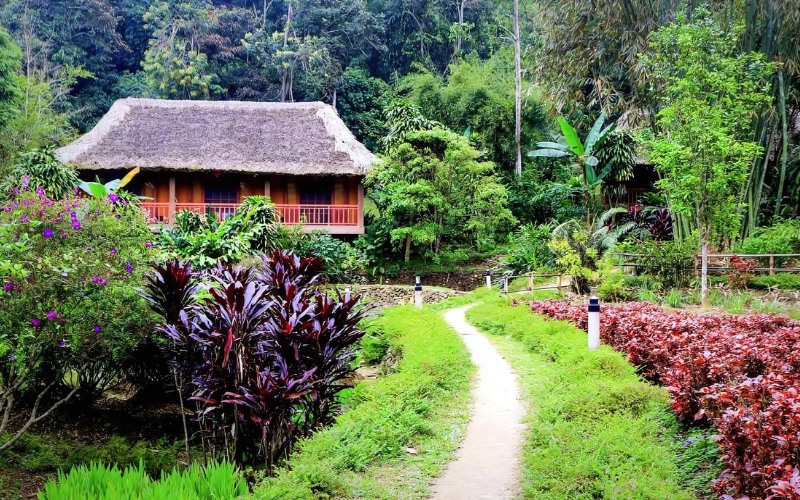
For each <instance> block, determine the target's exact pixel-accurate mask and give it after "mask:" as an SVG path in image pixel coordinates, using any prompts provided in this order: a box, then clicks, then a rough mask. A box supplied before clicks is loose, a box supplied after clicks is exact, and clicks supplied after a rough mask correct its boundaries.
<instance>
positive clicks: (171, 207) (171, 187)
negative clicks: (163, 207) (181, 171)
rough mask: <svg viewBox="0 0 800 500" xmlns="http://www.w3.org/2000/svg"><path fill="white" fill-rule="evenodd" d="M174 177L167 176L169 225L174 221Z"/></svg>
mask: <svg viewBox="0 0 800 500" xmlns="http://www.w3.org/2000/svg"><path fill="white" fill-rule="evenodd" d="M175 201H176V200H175V176H174V175H170V176H169V223H170V224H172V223H173V222H174V221H175Z"/></svg>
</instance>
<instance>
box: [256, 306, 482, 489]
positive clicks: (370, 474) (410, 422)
mask: <svg viewBox="0 0 800 500" xmlns="http://www.w3.org/2000/svg"><path fill="white" fill-rule="evenodd" d="M463 300H464V299H463V298H462V297H456V298H454V299H453V300H451V301H448V302H447V303H445V304H439V305H437V306H436V307H426V308H425V309H423V310H416V309H414V308H413V307H412V306H402V307H396V308H391V309H387V310H386V311H384V314H383V315H382V316H381V317H380V318H378V319H376V320H375V323H374V327H375V329H376V331H381V332H383V333H382V334H381V336H383V338H384V339H385V341H386V342H387V343H388V347H387V350H388V351H390V352H392V353H394V354H395V355H396V356H399V362H397V364H396V366H395V367H394V369H393V370H392V372H391V374H389V375H387V376H385V377H381V378H379V379H378V380H375V381H363V382H361V383H359V384H358V385H357V386H356V388H355V389H354V390H353V392H352V394H351V396H350V400H349V404H350V409H349V410H348V411H346V412H345V413H343V414H342V415H341V416H340V417H339V418H338V420H337V421H336V423H335V424H334V425H333V426H331V427H329V428H327V429H325V430H322V431H320V432H318V433H317V434H315V435H314V436H313V437H311V438H310V439H308V440H306V441H303V442H302V443H300V445H299V447H298V451H297V453H296V454H295V455H294V456H293V457H292V458H291V459H290V460H289V462H288V463H287V464H286V465H285V466H284V467H283V468H282V469H281V470H279V471H278V473H277V475H276V476H275V477H272V478H266V479H264V480H262V481H261V482H260V483H259V484H257V485H256V487H255V488H254V492H253V494H254V496H255V497H256V498H262V499H282V500H283V499H286V500H293V499H306V498H424V497H426V496H427V495H428V493H429V491H428V484H429V483H430V481H431V480H432V479H433V478H435V477H436V476H438V475H439V474H440V473H441V471H442V468H443V466H444V464H445V463H446V462H448V461H449V460H451V459H452V458H453V456H454V452H455V450H456V448H457V447H458V444H459V442H460V440H461V437H462V435H463V432H464V429H465V427H466V423H467V420H468V418H469V412H468V411H467V408H468V404H469V398H470V396H469V391H470V380H471V377H472V374H473V366H472V364H471V363H470V358H469V354H468V352H467V350H466V347H465V346H464V345H463V343H462V342H461V339H459V338H458V336H457V335H456V334H455V332H453V330H452V329H451V328H450V327H449V326H448V325H447V323H445V321H444V319H443V318H442V316H441V314H440V312H439V311H440V310H441V309H443V308H446V307H453V306H455V305H456V304H458V303H461V301H463Z"/></svg>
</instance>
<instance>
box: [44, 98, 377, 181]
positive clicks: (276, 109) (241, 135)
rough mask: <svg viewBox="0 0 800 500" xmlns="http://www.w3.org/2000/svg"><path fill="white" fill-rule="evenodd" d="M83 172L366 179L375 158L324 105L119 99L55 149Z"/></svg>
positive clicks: (66, 161)
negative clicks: (87, 129) (93, 122)
mask: <svg viewBox="0 0 800 500" xmlns="http://www.w3.org/2000/svg"><path fill="white" fill-rule="evenodd" d="M58 155H59V157H60V158H61V161H62V162H64V163H69V164H72V165H75V166H76V167H78V168H79V169H91V170H105V169H126V168H132V167H140V168H142V169H174V170H218V171H226V172H258V173H269V174H291V175H309V174H310V175H364V174H366V173H367V171H368V170H369V168H370V166H371V165H372V163H373V162H375V161H377V158H376V157H375V155H373V154H372V153H370V152H369V150H368V149H367V148H366V147H364V145H363V144H361V143H360V142H358V141H357V140H356V138H355V137H354V136H353V134H352V133H351V132H350V130H349V129H348V128H347V126H346V125H345V124H344V122H342V120H341V118H339V115H338V114H337V113H336V110H335V109H334V108H332V107H331V106H329V105H327V104H323V103H321V102H299V103H274V102H240V101H167V100H161V99H133V98H128V99H120V100H118V101H117V102H115V103H114V105H113V106H112V107H111V109H110V110H109V111H108V113H106V115H105V116H104V117H103V119H102V120H100V122H99V123H98V124H97V126H96V127H95V128H94V129H92V131H91V132H89V133H88V134H86V135H84V136H83V137H81V138H80V139H78V140H77V141H75V142H73V143H72V144H70V145H68V146H65V147H63V148H61V149H59V150H58Z"/></svg>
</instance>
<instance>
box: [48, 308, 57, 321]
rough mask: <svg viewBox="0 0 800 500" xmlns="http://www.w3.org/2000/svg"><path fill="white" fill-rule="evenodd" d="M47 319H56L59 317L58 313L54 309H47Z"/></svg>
mask: <svg viewBox="0 0 800 500" xmlns="http://www.w3.org/2000/svg"><path fill="white" fill-rule="evenodd" d="M47 319H49V320H50V321H55V320H57V319H58V313H57V312H55V311H53V310H52V309H51V310H49V311H47Z"/></svg>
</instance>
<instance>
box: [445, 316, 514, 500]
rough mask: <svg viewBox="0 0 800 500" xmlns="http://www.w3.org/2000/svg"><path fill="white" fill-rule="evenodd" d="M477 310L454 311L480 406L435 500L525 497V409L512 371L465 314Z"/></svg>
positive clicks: (476, 404) (474, 408)
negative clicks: (521, 491)
mask: <svg viewBox="0 0 800 500" xmlns="http://www.w3.org/2000/svg"><path fill="white" fill-rule="evenodd" d="M469 307H471V306H466V307H461V308H458V309H451V310H450V311H448V312H447V313H445V316H444V317H445V320H446V321H447V322H448V323H449V324H450V326H452V327H453V328H454V329H455V330H456V332H458V334H459V335H461V338H462V339H463V340H464V343H465V344H466V345H467V348H468V349H469V351H470V354H471V355H472V362H473V363H475V365H476V366H477V367H478V380H477V383H476V384H475V386H474V387H473V389H472V396H473V400H474V403H473V405H472V417H471V419H470V422H469V425H468V426H467V435H466V438H465V439H464V441H463V443H461V447H460V448H459V450H458V454H457V456H456V459H455V460H454V461H453V462H450V464H448V466H447V468H446V469H445V471H444V474H443V475H442V476H441V477H440V478H439V479H438V480H437V481H436V482H435V484H434V485H433V496H432V498H433V499H437V500H450V499H453V500H456V499H493V500H499V499H507V498H514V497H516V496H518V494H519V489H520V485H519V471H520V455H521V453H522V441H523V439H524V430H525V425H524V424H523V418H524V416H525V409H524V407H523V405H522V403H521V402H520V396H519V389H518V388H517V381H516V377H515V376H514V373H513V372H512V371H511V367H510V366H509V365H508V363H507V362H506V361H505V360H504V359H503V358H502V357H500V354H498V353H497V350H496V349H495V348H494V346H493V345H492V344H491V343H490V342H489V340H488V339H487V338H486V337H484V336H483V334H482V333H481V332H480V331H478V330H477V329H476V328H475V327H473V326H472V325H470V324H469V323H467V321H466V318H465V315H464V313H465V312H466V310H467V309H469Z"/></svg>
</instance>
